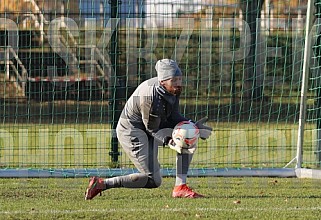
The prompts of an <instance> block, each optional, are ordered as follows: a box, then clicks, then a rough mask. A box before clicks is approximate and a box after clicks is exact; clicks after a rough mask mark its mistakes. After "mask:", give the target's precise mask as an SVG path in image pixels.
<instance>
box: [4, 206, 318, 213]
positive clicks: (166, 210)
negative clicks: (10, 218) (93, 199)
mask: <svg viewBox="0 0 321 220" xmlns="http://www.w3.org/2000/svg"><path fill="white" fill-rule="evenodd" d="M315 210H321V207H304V208H300V207H289V208H277V207H276V208H235V209H227V208H195V209H187V208H161V209H159V211H162V212H182V211H184V212H186V211H201V212H244V211H253V212H254V211H255V212H256V211H263V212H269V211H285V212H288V211H315ZM149 211H155V208H152V209H146V208H132V209H76V210H21V211H0V214H4V215H10V214H73V213H84V212H98V213H114V212H149Z"/></svg>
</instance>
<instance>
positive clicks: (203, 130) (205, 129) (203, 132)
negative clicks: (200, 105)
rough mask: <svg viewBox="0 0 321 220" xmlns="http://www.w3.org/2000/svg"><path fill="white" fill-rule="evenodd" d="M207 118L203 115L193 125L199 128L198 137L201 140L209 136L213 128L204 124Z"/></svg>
mask: <svg viewBox="0 0 321 220" xmlns="http://www.w3.org/2000/svg"><path fill="white" fill-rule="evenodd" d="M207 119H208V118H207V117H204V118H202V119H200V120H198V121H197V122H196V123H195V125H196V126H197V127H198V129H199V130H200V138H201V139H203V140H205V139H207V138H209V137H210V135H211V133H212V130H213V129H212V128H211V127H209V126H207V125H204V123H205V122H206V121H207Z"/></svg>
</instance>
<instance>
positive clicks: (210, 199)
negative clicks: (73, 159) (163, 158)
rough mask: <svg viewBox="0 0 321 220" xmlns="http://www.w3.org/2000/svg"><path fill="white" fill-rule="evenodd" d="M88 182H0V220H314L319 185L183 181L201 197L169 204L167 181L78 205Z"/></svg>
mask: <svg viewBox="0 0 321 220" xmlns="http://www.w3.org/2000/svg"><path fill="white" fill-rule="evenodd" d="M87 183H88V179H77V178H71V179H0V198H1V199H0V219H175V220H176V219H319V218H320V214H321V204H320V199H321V187H320V184H321V181H320V180H312V179H296V178H285V179H282V178H189V185H190V186H191V187H193V188H194V189H197V191H198V192H200V193H203V194H206V195H207V198H202V199H194V200H193V199H173V198H171V196H170V195H171V190H172V186H173V184H174V179H173V178H164V182H163V185H162V186H161V187H160V188H157V189H111V190H108V191H105V192H104V193H103V195H102V196H101V197H99V196H98V197H96V198H95V199H93V200H91V201H85V200H84V192H85V188H86V186H87Z"/></svg>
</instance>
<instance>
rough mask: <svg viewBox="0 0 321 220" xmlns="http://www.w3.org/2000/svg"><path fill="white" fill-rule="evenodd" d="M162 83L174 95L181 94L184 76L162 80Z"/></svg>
mask: <svg viewBox="0 0 321 220" xmlns="http://www.w3.org/2000/svg"><path fill="white" fill-rule="evenodd" d="M160 83H161V85H162V86H163V87H164V88H165V89H166V90H167V91H168V92H169V93H171V94H173V95H180V94H181V92H182V76H175V77H173V78H171V79H168V80H164V81H161V82H160Z"/></svg>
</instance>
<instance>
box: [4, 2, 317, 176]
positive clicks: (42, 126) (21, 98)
mask: <svg viewBox="0 0 321 220" xmlns="http://www.w3.org/2000/svg"><path fill="white" fill-rule="evenodd" d="M311 2H312V3H311ZM307 5H311V8H312V9H311V8H310V9H311V10H310V13H307V12H309V10H308V8H309V7H307ZM319 8H320V5H319V3H315V4H314V2H313V1H307V0H297V1H287V2H283V1H272V0H269V1H263V0H259V1H238V0H226V1H220V0H212V1H197V0H189V1H167V0H128V1H117V0H111V1H107V0H102V1H94V0H68V1H66V0H54V1H49V0H20V1H9V0H4V1H2V2H1V3H0V15H1V16H0V39H1V40H0V44H1V45H0V52H1V53H0V56H1V59H0V79H1V81H0V96H1V100H0V120H1V127H0V177H81V176H90V175H100V176H115V175H121V174H124V173H130V172H134V171H135V168H134V167H133V165H132V163H131V162H130V160H129V159H128V157H127V156H126V154H125V153H124V152H123V150H122V147H121V146H120V144H119V143H118V140H117V138H116V136H115V127H116V125H117V122H118V118H119V116H120V113H121V111H122V108H123V106H124V104H125V102H126V100H127V99H128V98H129V96H130V95H131V94H132V92H133V91H134V90H135V88H136V87H137V86H138V85H139V84H140V83H141V82H143V81H144V80H146V79H149V78H151V77H155V76H156V72H155V69H154V66H155V63H156V61H157V60H158V59H162V58H171V59H174V60H176V61H177V62H178V64H179V66H180V68H181V70H182V72H183V76H184V83H183V84H184V89H183V93H182V95H181V98H180V104H181V105H180V110H181V113H182V114H183V115H185V116H186V117H187V118H190V119H192V120H195V121H196V120H198V119H200V118H202V117H208V118H209V121H208V122H207V123H208V125H210V126H211V127H213V133H212V135H211V137H210V138H209V139H208V140H206V141H203V140H200V141H199V144H198V149H197V152H196V153H195V155H194V158H193V162H192V164H191V169H190V175H194V176H206V175H211V176H224V175H231V176H244V175H248V176H285V177H289V176H296V175H297V174H296V172H295V168H318V167H319V166H320V159H321V158H320V157H321V156H320V152H321V147H320V138H321V137H320V136H321V133H320V129H321V121H320V109H321V105H320V103H321V102H320V100H319V99H320V97H319V96H320V95H321V91H320V89H319V85H320V83H319V78H320V77H319V67H320V66H319V65H320V61H319V57H320V52H319V50H320V48H319V47H320V45H319V44H320V39H319V29H320V28H319V26H318V25H319V20H318V19H315V22H314V24H313V27H312V26H311V29H310V26H309V25H306V23H307V20H308V19H307V18H309V17H311V18H310V19H314V18H315V17H317V18H318V15H319V13H320V10H319ZM309 21H310V20H309ZM312 23H313V22H312ZM307 27H308V29H307ZM310 30H311V33H314V34H312V35H310V36H313V37H311V39H312V40H311V42H312V43H311V44H309V45H310V51H311V55H310V54H309V53H308V56H307V57H306V54H307V48H305V45H306V33H307V32H309V31H310ZM313 39H314V40H313ZM313 42H314V43H313ZM306 59H311V63H310V64H311V65H310V66H304V63H305V62H306ZM304 69H305V70H306V71H304ZM309 73H310V74H309ZM304 77H305V78H306V85H307V86H302V82H305V81H303V79H304ZM301 88H303V89H305V90H306V91H304V90H303V89H302V90H301ZM302 106H303V107H302ZM300 111H301V114H300ZM305 113H306V114H305ZM302 115H304V117H302ZM305 116H306V117H305ZM302 123H303V124H302ZM299 134H304V136H303V137H304V138H303V137H301V136H300V135H299ZM299 136H300V138H298V137H299ZM299 143H301V144H299ZM159 160H160V163H161V165H162V172H163V175H165V176H171V175H174V174H175V163H176V154H175V152H174V151H172V150H170V149H169V148H163V147H160V148H159Z"/></svg>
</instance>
